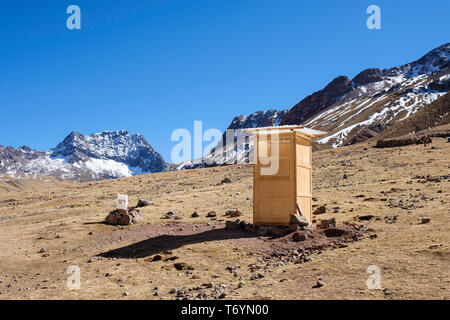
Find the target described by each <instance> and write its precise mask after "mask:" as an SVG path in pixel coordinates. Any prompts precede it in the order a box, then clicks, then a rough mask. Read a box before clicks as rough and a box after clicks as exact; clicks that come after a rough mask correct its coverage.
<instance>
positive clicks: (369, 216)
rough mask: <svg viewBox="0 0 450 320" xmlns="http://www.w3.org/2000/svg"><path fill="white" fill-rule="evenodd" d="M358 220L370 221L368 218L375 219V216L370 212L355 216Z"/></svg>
mask: <svg viewBox="0 0 450 320" xmlns="http://www.w3.org/2000/svg"><path fill="white" fill-rule="evenodd" d="M356 218H357V219H358V220H359V221H370V220H372V219H375V216H374V215H371V214H368V215H365V216H357V217H356Z"/></svg>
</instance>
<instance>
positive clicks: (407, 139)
mask: <svg viewBox="0 0 450 320" xmlns="http://www.w3.org/2000/svg"><path fill="white" fill-rule="evenodd" d="M432 142H433V141H432V140H431V137H430V136H428V135H420V134H409V135H406V136H402V137H398V138H394V139H381V140H378V141H377V144H376V146H375V148H395V147H403V146H409V145H413V144H427V143H432Z"/></svg>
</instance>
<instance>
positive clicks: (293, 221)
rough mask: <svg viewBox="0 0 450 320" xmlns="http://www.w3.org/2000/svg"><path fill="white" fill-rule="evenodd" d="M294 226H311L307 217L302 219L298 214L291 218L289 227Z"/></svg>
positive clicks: (292, 215)
mask: <svg viewBox="0 0 450 320" xmlns="http://www.w3.org/2000/svg"><path fill="white" fill-rule="evenodd" d="M292 224H297V225H299V226H300V227H306V226H309V221H308V219H306V218H305V217H302V216H300V215H298V214H294V213H292V214H291V217H290V219H289V225H292Z"/></svg>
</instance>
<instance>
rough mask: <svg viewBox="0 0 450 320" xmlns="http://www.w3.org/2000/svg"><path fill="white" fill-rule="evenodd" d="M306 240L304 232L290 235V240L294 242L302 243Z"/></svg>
mask: <svg viewBox="0 0 450 320" xmlns="http://www.w3.org/2000/svg"><path fill="white" fill-rule="evenodd" d="M307 238H308V236H307V235H306V233H304V232H295V233H294V234H293V235H292V240H294V241H295V242H303V241H305V240H306V239H307Z"/></svg>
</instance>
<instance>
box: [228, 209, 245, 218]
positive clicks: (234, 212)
mask: <svg viewBox="0 0 450 320" xmlns="http://www.w3.org/2000/svg"><path fill="white" fill-rule="evenodd" d="M225 215H227V216H229V217H230V218H237V217H240V216H242V212H240V211H239V210H229V211H227V212H225Z"/></svg>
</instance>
